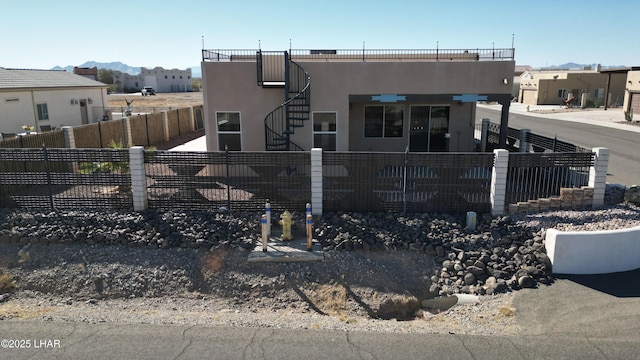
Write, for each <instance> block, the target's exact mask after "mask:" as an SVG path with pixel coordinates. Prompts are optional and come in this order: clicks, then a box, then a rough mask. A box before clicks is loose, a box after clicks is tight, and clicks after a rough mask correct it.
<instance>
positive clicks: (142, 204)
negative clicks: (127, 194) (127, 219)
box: [129, 146, 149, 211]
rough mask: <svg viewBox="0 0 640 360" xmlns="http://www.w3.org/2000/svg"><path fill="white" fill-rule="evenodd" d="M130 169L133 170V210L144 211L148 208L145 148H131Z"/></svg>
mask: <svg viewBox="0 0 640 360" xmlns="http://www.w3.org/2000/svg"><path fill="white" fill-rule="evenodd" d="M129 169H130V170H131V193H132V195H133V210H135V211H142V210H146V209H147V207H148V205H149V204H148V197H147V174H146V171H145V167H144V147H142V146H134V147H132V148H129Z"/></svg>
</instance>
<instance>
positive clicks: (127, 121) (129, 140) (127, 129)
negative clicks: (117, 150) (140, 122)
mask: <svg viewBox="0 0 640 360" xmlns="http://www.w3.org/2000/svg"><path fill="white" fill-rule="evenodd" d="M122 127H123V128H124V141H123V143H124V144H123V145H124V147H126V148H128V147H132V146H133V135H132V134H131V118H130V117H128V116H127V117H125V118H123V119H122Z"/></svg>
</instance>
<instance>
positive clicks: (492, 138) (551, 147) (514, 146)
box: [477, 122, 591, 153]
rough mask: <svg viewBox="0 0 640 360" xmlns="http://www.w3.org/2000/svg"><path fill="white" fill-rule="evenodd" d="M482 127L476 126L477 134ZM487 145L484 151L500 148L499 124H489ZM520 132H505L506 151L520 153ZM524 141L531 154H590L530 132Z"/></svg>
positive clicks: (573, 145)
mask: <svg viewBox="0 0 640 360" xmlns="http://www.w3.org/2000/svg"><path fill="white" fill-rule="evenodd" d="M481 129H482V126H481V125H479V126H478V131H477V132H478V133H481V132H482V130H481ZM486 137H487V140H486V141H487V143H486V150H487V151H493V150H494V149H499V148H500V124H496V123H492V122H490V123H489V126H488V128H487V134H486ZM522 140H523V139H521V131H520V130H518V129H514V128H511V127H509V128H508V130H507V143H506V150H509V151H520V145H521V141H522ZM524 140H525V141H526V142H527V143H528V144H530V145H531V150H533V152H580V153H590V152H591V149H588V148H584V147H582V146H578V145H575V144H571V143H568V142H566V141H562V140H558V138H557V137H554V138H550V137H547V136H543V135H538V134H535V133H532V132H527V133H526V137H525V138H524Z"/></svg>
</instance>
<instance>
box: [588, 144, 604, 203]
mask: <svg viewBox="0 0 640 360" xmlns="http://www.w3.org/2000/svg"><path fill="white" fill-rule="evenodd" d="M592 151H593V152H594V153H595V160H594V162H593V166H591V168H590V169H589V187H592V188H593V208H599V207H602V206H604V191H605V189H606V187H607V170H608V167H609V149H608V148H604V147H596V148H593V149H592Z"/></svg>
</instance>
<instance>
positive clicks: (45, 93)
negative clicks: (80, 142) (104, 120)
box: [0, 87, 107, 132]
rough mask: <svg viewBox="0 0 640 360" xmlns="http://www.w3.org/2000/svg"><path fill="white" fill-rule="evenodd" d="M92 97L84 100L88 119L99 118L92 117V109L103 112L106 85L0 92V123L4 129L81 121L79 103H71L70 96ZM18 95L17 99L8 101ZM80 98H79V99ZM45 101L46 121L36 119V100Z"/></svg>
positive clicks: (11, 129) (80, 98) (92, 120)
mask: <svg viewBox="0 0 640 360" xmlns="http://www.w3.org/2000/svg"><path fill="white" fill-rule="evenodd" d="M88 98H91V100H92V102H93V103H92V104H88V103H87V104H86V106H87V114H88V120H89V122H95V121H99V120H100V116H97V115H96V116H95V117H94V111H93V109H94V108H95V109H96V111H95V113H97V114H100V115H101V114H102V109H103V108H104V107H105V102H106V99H107V91H106V87H105V88H73V89H42V90H22V91H2V92H0V124H1V125H0V126H1V127H2V129H1V130H2V131H3V132H22V131H23V130H22V125H25V124H31V125H34V126H35V128H36V130H39V129H40V126H41V125H51V126H55V127H61V126H63V125H69V126H73V125H82V116H81V109H80V104H71V99H77V100H82V99H88ZM7 99H11V100H13V99H18V101H7ZM78 102H79V101H78ZM41 103H46V104H47V110H48V113H49V120H48V121H40V122H38V121H37V112H36V104H41Z"/></svg>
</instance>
